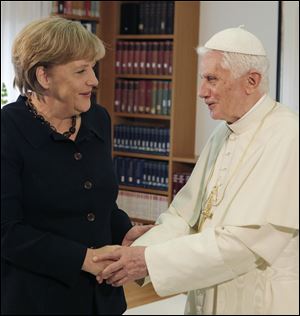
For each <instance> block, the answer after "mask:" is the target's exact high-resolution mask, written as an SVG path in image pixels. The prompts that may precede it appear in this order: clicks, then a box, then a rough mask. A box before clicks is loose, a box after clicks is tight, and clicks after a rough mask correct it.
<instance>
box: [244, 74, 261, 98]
mask: <svg viewBox="0 0 300 316" xmlns="http://www.w3.org/2000/svg"><path fill="white" fill-rule="evenodd" d="M260 82H261V74H260V73H258V72H256V71H250V72H249V73H248V75H247V83H246V92H247V93H248V94H252V93H253V92H255V91H257V89H258V87H259V84H260Z"/></svg>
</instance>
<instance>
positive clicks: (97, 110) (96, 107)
mask: <svg viewBox="0 0 300 316" xmlns="http://www.w3.org/2000/svg"><path fill="white" fill-rule="evenodd" d="M90 112H91V113H93V114H97V115H100V116H103V117H104V118H109V119H110V116H109V113H108V111H107V110H106V108H105V107H104V106H102V105H100V104H97V103H92V104H91V108H90Z"/></svg>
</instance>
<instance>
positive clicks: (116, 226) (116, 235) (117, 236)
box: [111, 205, 132, 245]
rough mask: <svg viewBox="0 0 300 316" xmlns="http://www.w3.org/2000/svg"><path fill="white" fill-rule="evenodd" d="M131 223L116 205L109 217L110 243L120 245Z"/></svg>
mask: <svg viewBox="0 0 300 316" xmlns="http://www.w3.org/2000/svg"><path fill="white" fill-rule="evenodd" d="M131 227H132V224H131V221H130V219H129V217H128V215H127V214H126V213H125V212H124V211H123V210H121V209H119V208H118V206H117V205H116V206H115V208H114V210H113V212H112V217H111V231H112V243H113V244H114V245H116V244H117V245H121V244H122V240H123V238H124V236H125V235H126V233H127V232H128V231H129V229H131Z"/></svg>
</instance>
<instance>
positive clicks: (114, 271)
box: [82, 225, 154, 286]
mask: <svg viewBox="0 0 300 316" xmlns="http://www.w3.org/2000/svg"><path fill="white" fill-rule="evenodd" d="M153 226H154V225H144V226H134V227H132V228H131V229H130V230H129V231H128V232H127V234H126V235H125V237H124V239H123V241H122V246H119V245H113V246H104V247H101V248H97V249H90V248H88V250H87V253H86V257H85V259H84V263H83V265H82V270H83V271H86V272H89V273H91V274H93V275H94V276H95V277H96V279H97V281H98V283H99V284H100V283H102V282H103V281H104V280H106V283H107V284H111V285H112V286H122V285H123V284H125V283H127V282H130V281H134V280H138V279H141V278H144V277H145V276H147V275H148V270H147V266H146V261H145V249H146V247H129V246H130V245H131V244H132V243H133V242H134V241H135V240H136V239H137V238H138V237H140V236H141V235H143V234H144V233H145V232H147V231H148V230H149V229H151V228H152V227H153Z"/></svg>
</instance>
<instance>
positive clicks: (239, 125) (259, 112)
mask: <svg viewBox="0 0 300 316" xmlns="http://www.w3.org/2000/svg"><path fill="white" fill-rule="evenodd" d="M273 104H274V100H273V99H272V98H271V97H270V96H268V95H263V96H262V97H261V98H260V99H259V100H258V101H257V102H256V103H255V105H254V106H253V107H252V108H251V109H250V110H249V111H248V112H247V113H246V114H245V115H243V116H242V117H241V118H240V119H239V120H237V121H236V122H234V123H232V124H228V123H226V125H227V127H228V128H229V129H230V130H231V131H232V132H233V133H235V134H242V133H244V132H246V131H247V130H249V129H250V128H251V127H252V126H253V124H257V123H258V122H259V121H260V120H261V119H262V118H263V117H264V115H265V114H266V113H267V112H268V111H269V110H270V108H271V107H272V106H273Z"/></svg>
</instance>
